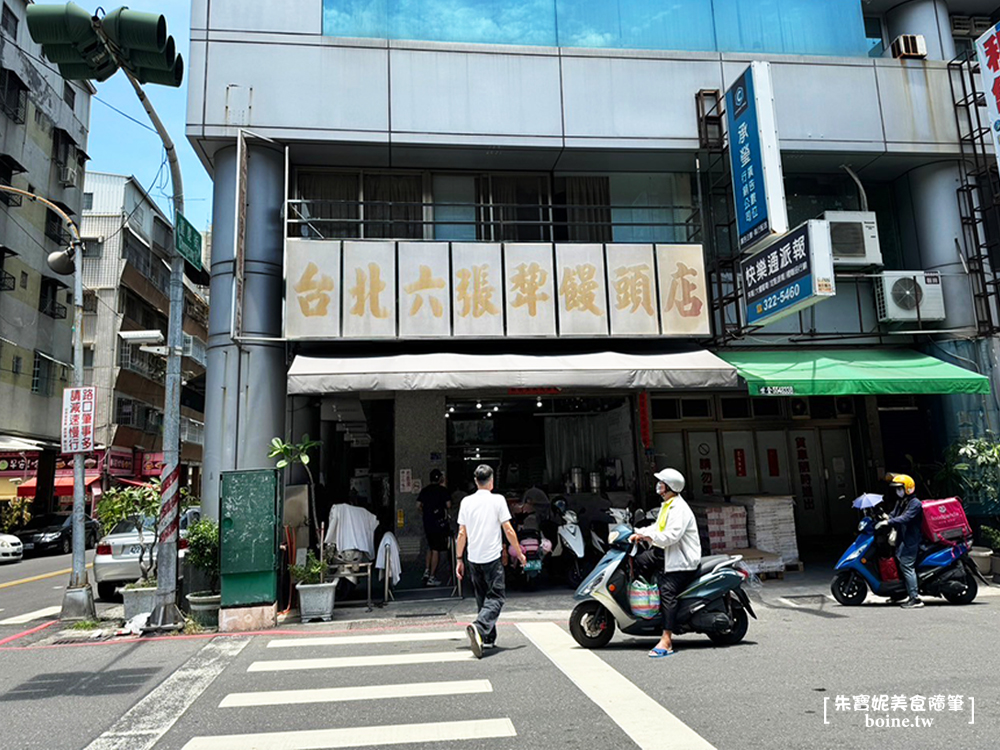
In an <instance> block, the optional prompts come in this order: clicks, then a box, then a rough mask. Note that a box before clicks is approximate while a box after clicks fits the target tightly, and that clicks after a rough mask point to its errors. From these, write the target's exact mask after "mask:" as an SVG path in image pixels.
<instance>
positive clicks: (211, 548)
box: [187, 518, 219, 591]
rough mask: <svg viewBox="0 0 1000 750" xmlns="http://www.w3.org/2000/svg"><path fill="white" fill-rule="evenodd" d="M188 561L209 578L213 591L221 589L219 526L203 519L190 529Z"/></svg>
mask: <svg viewBox="0 0 1000 750" xmlns="http://www.w3.org/2000/svg"><path fill="white" fill-rule="evenodd" d="M187 543H188V549H187V561H188V562H189V563H191V564H192V565H193V566H194V567H196V568H198V569H199V570H201V571H203V572H204V573H205V574H206V575H207V576H208V578H209V584H210V586H211V588H212V591H217V590H218V587H219V524H217V523H216V522H215V521H213V520H212V519H210V518H202V519H201V520H200V521H198V522H197V523H194V524H192V525H191V526H190V528H188V533H187Z"/></svg>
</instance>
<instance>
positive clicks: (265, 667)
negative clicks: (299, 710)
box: [247, 650, 476, 672]
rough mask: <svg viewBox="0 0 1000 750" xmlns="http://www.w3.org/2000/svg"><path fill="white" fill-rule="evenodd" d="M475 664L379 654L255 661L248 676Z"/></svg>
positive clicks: (459, 655)
mask: <svg viewBox="0 0 1000 750" xmlns="http://www.w3.org/2000/svg"><path fill="white" fill-rule="evenodd" d="M463 661H476V657H475V656H474V655H473V653H472V652H471V651H468V650H466V651H440V652H433V653H427V654H381V655H378V656H332V657H326V658H320V659H274V660H268V661H255V662H253V663H252V664H251V665H250V666H249V667H247V671H248V672H295V671H298V670H303V669H340V668H344V667H401V666H406V665H409V664H441V663H444V662H463Z"/></svg>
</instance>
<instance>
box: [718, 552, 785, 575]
mask: <svg viewBox="0 0 1000 750" xmlns="http://www.w3.org/2000/svg"><path fill="white" fill-rule="evenodd" d="M728 552H729V553H730V554H731V555H743V561H742V562H743V563H745V564H746V566H747V568H749V570H750V572H751V573H755V574H756V575H762V574H763V573H783V572H784V570H785V563H784V562H782V560H781V556H780V555H776V554H774V553H773V552H764V551H763V550H759V549H731V550H728Z"/></svg>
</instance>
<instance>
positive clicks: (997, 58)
mask: <svg viewBox="0 0 1000 750" xmlns="http://www.w3.org/2000/svg"><path fill="white" fill-rule="evenodd" d="M998 29H1000V24H998V25H997V26H995V27H994V28H992V29H990V30H989V31H987V32H986V33H985V34H983V35H982V36H981V37H979V39H977V40H976V56H977V57H978V58H979V68H980V70H981V72H982V76H983V91H984V92H985V97H984V98H985V99H986V117H987V120H988V121H989V127H990V133H991V136H990V139H991V140H992V141H993V145H994V147H995V150H996V154H997V163H998V164H1000V30H998Z"/></svg>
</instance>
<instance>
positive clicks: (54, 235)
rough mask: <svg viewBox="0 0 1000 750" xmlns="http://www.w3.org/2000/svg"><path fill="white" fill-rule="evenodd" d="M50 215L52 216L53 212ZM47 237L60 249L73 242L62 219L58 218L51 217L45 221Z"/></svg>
mask: <svg viewBox="0 0 1000 750" xmlns="http://www.w3.org/2000/svg"><path fill="white" fill-rule="evenodd" d="M49 213H50V214H51V213H52V212H51V211H50V212H49ZM45 236H46V237H48V238H49V239H50V240H52V241H53V242H55V243H56V244H57V245H59V246H60V247H63V246H66V245H70V244H72V242H73V237H72V235H70V233H69V232H68V231H67V230H66V228H65V227H64V226H63V223H62V219H60V218H59V217H58V216H56V217H55V218H52V217H51V216H50V217H49V218H48V219H47V220H46V221H45Z"/></svg>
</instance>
